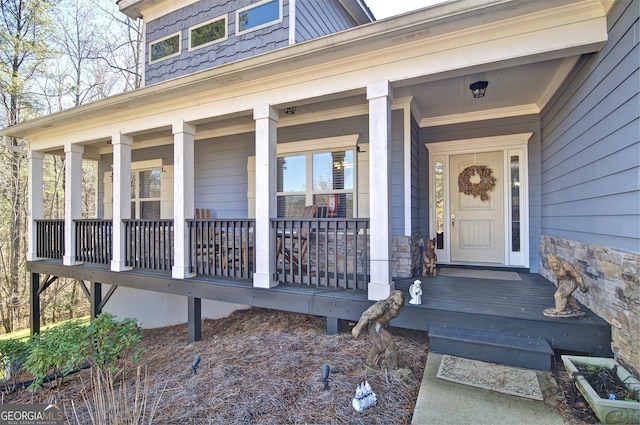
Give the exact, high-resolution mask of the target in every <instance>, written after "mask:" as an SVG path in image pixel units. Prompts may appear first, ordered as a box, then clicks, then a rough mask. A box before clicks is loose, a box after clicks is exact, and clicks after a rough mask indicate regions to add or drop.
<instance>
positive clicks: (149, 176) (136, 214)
mask: <svg viewBox="0 0 640 425" xmlns="http://www.w3.org/2000/svg"><path fill="white" fill-rule="evenodd" d="M160 172H161V170H160V169H153V170H144V171H134V172H132V173H131V217H132V218H139V219H153V220H157V219H159V218H160V196H161V195H160V193H161V192H160V180H161V175H160Z"/></svg>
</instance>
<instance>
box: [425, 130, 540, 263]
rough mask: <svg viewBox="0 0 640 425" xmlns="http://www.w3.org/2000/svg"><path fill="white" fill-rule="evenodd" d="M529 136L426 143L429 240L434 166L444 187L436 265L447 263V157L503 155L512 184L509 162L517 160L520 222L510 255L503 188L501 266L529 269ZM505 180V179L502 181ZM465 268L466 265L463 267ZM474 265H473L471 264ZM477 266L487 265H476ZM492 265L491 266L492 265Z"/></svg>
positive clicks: (432, 222)
mask: <svg viewBox="0 0 640 425" xmlns="http://www.w3.org/2000/svg"><path fill="white" fill-rule="evenodd" d="M532 135H533V133H518V134H506V135H501V136H493V137H481V138H474V139H461V140H452V141H447V142H435V143H426V144H425V147H426V148H427V150H428V151H429V237H430V238H434V237H435V236H436V223H437V216H436V214H437V211H436V174H435V173H436V163H437V162H441V163H442V165H443V170H442V171H443V179H444V180H443V184H444V211H443V217H442V220H443V223H444V238H443V246H442V248H441V249H436V253H437V255H438V263H451V220H450V219H449V217H450V215H451V213H450V191H449V187H450V181H449V157H450V156H451V155H458V154H468V153H474V152H491V151H502V152H503V166H504V172H505V176H507V177H508V181H509V182H511V181H512V174H511V164H510V158H511V157H512V156H518V157H519V183H520V186H519V187H520V193H519V201H520V208H519V218H520V250H519V251H512V249H511V240H512V229H513V226H512V223H513V220H512V214H511V211H512V208H513V203H512V197H511V194H510V191H511V184H505V185H504V190H503V194H502V196H503V197H504V200H505V202H504V242H503V243H504V246H505V250H504V266H513V267H525V268H528V267H529V173H528V169H529V167H528V161H529V154H528V149H527V146H528V143H529V139H530V138H531V136H532ZM505 180H507V178H505ZM465 264H466V263H465ZM474 264H475V263H474ZM478 264H479V265H483V264H485V265H488V264H486V263H478ZM494 265H495V264H494Z"/></svg>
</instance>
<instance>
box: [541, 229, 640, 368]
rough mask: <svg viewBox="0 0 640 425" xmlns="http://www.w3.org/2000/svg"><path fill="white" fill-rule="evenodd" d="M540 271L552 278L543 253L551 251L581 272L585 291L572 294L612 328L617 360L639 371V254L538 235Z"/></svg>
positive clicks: (613, 348)
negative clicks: (586, 288)
mask: <svg viewBox="0 0 640 425" xmlns="http://www.w3.org/2000/svg"><path fill="white" fill-rule="evenodd" d="M539 251H540V259H541V260H540V274H541V275H542V276H544V277H545V278H546V279H548V280H549V281H551V282H554V280H555V279H554V277H553V275H552V274H551V272H550V271H549V267H548V266H547V262H546V256H547V255H548V254H554V255H556V256H558V257H559V258H560V259H561V260H564V261H566V262H568V263H570V264H572V265H573V266H574V267H576V269H577V270H578V271H579V272H580V273H581V274H582V277H583V278H584V281H585V283H586V284H587V286H588V287H589V291H588V292H586V293H582V292H580V291H579V290H578V291H575V292H574V293H573V296H574V297H575V298H576V299H577V300H578V301H579V302H580V303H581V304H584V305H585V306H586V307H588V308H589V309H590V310H591V311H593V312H594V313H595V314H597V315H598V316H600V317H602V318H603V319H604V320H606V321H607V323H609V324H610V325H611V327H612V332H611V335H612V339H613V341H612V344H611V350H612V351H613V353H614V356H615V358H616V360H617V361H619V362H620V363H622V364H623V365H624V366H625V367H627V368H629V369H631V370H632V371H633V372H634V373H635V374H636V375H638V372H640V255H638V254H634V253H630V252H625V251H619V250H616V249H612V248H608V247H603V246H598V245H593V244H586V243H582V242H577V241H573V240H568V239H563V238H558V237H555V236H549V235H541V236H540V246H539Z"/></svg>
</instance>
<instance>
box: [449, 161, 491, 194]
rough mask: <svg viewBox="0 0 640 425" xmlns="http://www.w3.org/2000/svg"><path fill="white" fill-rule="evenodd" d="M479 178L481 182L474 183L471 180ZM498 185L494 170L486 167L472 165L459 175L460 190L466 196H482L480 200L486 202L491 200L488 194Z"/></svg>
mask: <svg viewBox="0 0 640 425" xmlns="http://www.w3.org/2000/svg"><path fill="white" fill-rule="evenodd" d="M473 176H478V177H479V178H480V181H479V182H478V183H473V182H472V181H471V178H472V177H473ZM495 185H496V178H495V177H494V176H493V170H492V169H491V168H489V167H487V166H486V165H472V166H470V167H467V168H465V169H464V170H462V171H461V172H460V174H459V175H458V189H459V191H460V192H463V193H464V194H466V195H473V197H474V198H475V197H476V196H478V195H480V199H482V200H483V201H486V200H487V199H489V195H488V194H487V192H489V191H491V190H493V188H494V186H495Z"/></svg>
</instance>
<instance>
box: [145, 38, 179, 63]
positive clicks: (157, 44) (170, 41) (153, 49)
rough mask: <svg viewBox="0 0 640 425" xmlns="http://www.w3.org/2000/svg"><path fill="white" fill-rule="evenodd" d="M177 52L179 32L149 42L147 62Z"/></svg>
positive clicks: (175, 54) (158, 59)
mask: <svg viewBox="0 0 640 425" xmlns="http://www.w3.org/2000/svg"><path fill="white" fill-rule="evenodd" d="M179 54H180V33H176V34H172V35H170V36H168V37H165V38H162V39H160V40H158V41H154V42H153V43H151V46H150V47H149V63H154V62H158V61H160V60H164V59H169V58H171V57H173V56H178V55H179Z"/></svg>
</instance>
